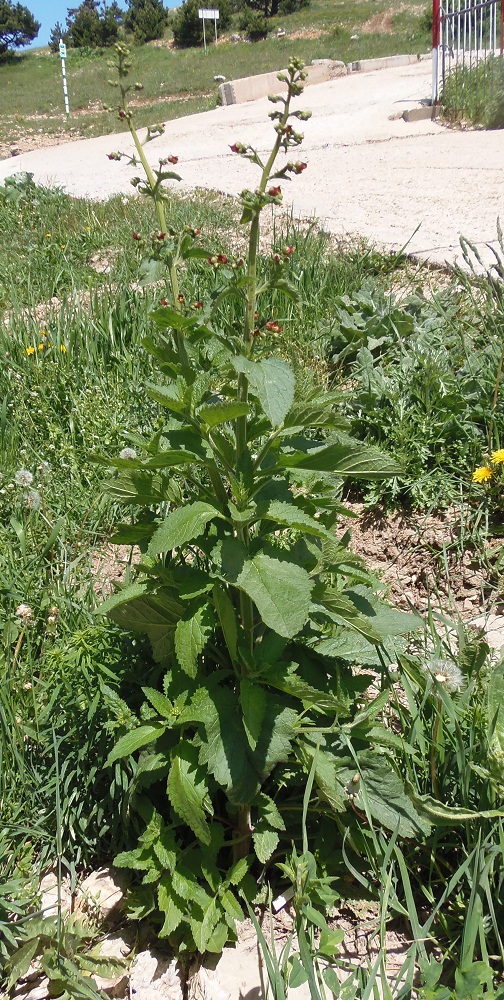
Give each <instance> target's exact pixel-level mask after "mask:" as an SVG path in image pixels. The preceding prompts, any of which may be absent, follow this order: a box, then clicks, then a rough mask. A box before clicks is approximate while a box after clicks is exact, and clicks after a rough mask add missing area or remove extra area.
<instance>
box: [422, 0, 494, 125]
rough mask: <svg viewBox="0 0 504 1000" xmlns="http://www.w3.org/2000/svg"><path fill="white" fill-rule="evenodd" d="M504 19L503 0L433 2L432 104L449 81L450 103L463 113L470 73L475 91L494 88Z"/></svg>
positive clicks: (436, 100) (446, 0)
mask: <svg viewBox="0 0 504 1000" xmlns="http://www.w3.org/2000/svg"><path fill="white" fill-rule="evenodd" d="M503 18H504V0H433V8H432V103H433V104H437V103H439V100H440V97H441V94H442V93H443V91H444V90H445V88H446V86H447V81H450V87H451V88H452V102H451V103H452V104H453V101H454V100H455V102H456V104H457V105H459V107H458V110H459V112H460V113H461V114H463V112H464V102H465V101H466V99H467V92H468V86H467V80H468V74H470V75H471V76H472V77H473V80H475V81H476V92H477V90H478V86H481V88H486V89H488V88H489V87H492V84H493V81H494V78H495V73H494V68H495V65H496V63H495V58H496V57H499V56H502V53H503V42H504V28H503ZM474 92H475V88H474V85H473V87H472V93H473V95H474ZM480 96H481V97H484V96H485V95H483V94H482V95H480Z"/></svg>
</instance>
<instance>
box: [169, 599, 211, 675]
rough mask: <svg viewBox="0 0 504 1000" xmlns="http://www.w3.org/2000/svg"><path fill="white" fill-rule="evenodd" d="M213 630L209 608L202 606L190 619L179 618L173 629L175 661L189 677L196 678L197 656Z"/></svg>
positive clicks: (205, 605) (206, 605)
mask: <svg viewBox="0 0 504 1000" xmlns="http://www.w3.org/2000/svg"><path fill="white" fill-rule="evenodd" d="M214 628H215V620H214V616H213V614H212V609H211V607H210V606H209V605H208V604H207V603H205V604H202V605H201V606H200V607H199V608H198V609H197V610H196V611H195V613H194V614H192V615H191V617H187V618H180V619H179V621H178V622H177V626H176V629H175V653H176V656H177V660H178V662H179V664H180V666H181V668H182V670H183V671H184V673H186V674H187V675H188V676H189V677H196V674H197V672H198V656H199V655H200V653H202V652H203V650H204V648H205V646H206V644H207V642H208V639H209V637H210V636H211V634H212V632H213V630H214Z"/></svg>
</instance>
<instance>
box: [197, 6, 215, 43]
mask: <svg viewBox="0 0 504 1000" xmlns="http://www.w3.org/2000/svg"><path fill="white" fill-rule="evenodd" d="M198 17H199V18H200V19H201V20H202V21H203V44H204V46H205V54H206V51H207V44H206V32H205V20H206V19H207V18H208V20H209V21H213V22H214V25H215V41H217V21H218V20H219V11H218V10H207V8H206V7H202V8H200V9H199V10H198Z"/></svg>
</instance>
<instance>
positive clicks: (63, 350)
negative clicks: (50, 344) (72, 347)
mask: <svg viewBox="0 0 504 1000" xmlns="http://www.w3.org/2000/svg"><path fill="white" fill-rule="evenodd" d="M66 350H67V349H66V347H65V345H64V344H60V351H61V353H62V354H66Z"/></svg>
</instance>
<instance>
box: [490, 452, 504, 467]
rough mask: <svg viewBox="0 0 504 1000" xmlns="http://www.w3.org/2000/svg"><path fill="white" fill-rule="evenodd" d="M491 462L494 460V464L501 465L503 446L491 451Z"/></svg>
mask: <svg viewBox="0 0 504 1000" xmlns="http://www.w3.org/2000/svg"><path fill="white" fill-rule="evenodd" d="M492 462H494V463H495V465H501V463H502V462H504V448H499V449H498V451H493V452H492Z"/></svg>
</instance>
